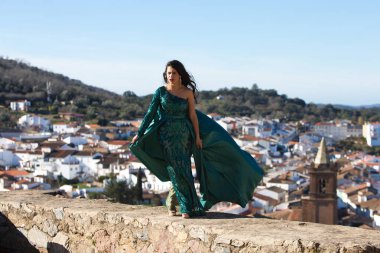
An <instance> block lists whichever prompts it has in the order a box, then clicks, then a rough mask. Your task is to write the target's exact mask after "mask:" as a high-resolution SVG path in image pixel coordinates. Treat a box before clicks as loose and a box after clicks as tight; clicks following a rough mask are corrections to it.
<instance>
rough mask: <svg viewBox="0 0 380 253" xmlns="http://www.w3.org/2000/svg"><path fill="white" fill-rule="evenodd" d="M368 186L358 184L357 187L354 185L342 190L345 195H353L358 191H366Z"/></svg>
mask: <svg viewBox="0 0 380 253" xmlns="http://www.w3.org/2000/svg"><path fill="white" fill-rule="evenodd" d="M368 187H369V186H368V185H367V183H362V184H359V185H355V186H351V187H349V188H347V189H345V190H344V192H345V193H347V194H349V195H350V194H355V193H356V192H358V191H360V190H364V189H367V188H368Z"/></svg>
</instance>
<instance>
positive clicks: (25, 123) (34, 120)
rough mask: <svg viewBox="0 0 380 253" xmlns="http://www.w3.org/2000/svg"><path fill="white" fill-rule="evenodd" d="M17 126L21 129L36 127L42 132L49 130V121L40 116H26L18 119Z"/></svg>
mask: <svg viewBox="0 0 380 253" xmlns="http://www.w3.org/2000/svg"><path fill="white" fill-rule="evenodd" d="M18 125H19V126H21V127H38V128H40V129H42V130H45V131H48V130H49V129H50V120H48V119H46V118H43V117H40V116H36V115H30V114H27V115H24V116H22V117H20V118H19V119H18Z"/></svg>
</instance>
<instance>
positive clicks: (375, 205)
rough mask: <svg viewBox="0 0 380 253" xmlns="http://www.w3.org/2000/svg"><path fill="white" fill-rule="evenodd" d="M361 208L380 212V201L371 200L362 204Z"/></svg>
mask: <svg viewBox="0 0 380 253" xmlns="http://www.w3.org/2000/svg"><path fill="white" fill-rule="evenodd" d="M360 207H362V208H368V209H372V210H379V211H380V199H370V200H368V201H366V202H362V203H360Z"/></svg>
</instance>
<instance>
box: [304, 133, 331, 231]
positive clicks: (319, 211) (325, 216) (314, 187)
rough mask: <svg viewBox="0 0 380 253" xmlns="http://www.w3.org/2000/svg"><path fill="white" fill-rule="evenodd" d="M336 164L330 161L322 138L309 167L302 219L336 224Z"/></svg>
mask: <svg viewBox="0 0 380 253" xmlns="http://www.w3.org/2000/svg"><path fill="white" fill-rule="evenodd" d="M337 171H338V168H337V164H336V163H331V162H330V159H329V156H328V152H327V147H326V142H325V139H324V138H322V141H321V143H320V146H319V149H318V153H317V156H316V158H315V161H314V163H312V164H311V168H310V169H309V175H310V190H309V196H307V197H304V198H302V220H303V221H308V222H315V223H323V224H337V221H338V212H337V195H336V187H337Z"/></svg>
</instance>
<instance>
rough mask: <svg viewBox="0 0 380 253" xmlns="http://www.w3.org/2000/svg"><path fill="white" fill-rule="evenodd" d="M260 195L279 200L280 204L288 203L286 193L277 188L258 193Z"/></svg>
mask: <svg viewBox="0 0 380 253" xmlns="http://www.w3.org/2000/svg"><path fill="white" fill-rule="evenodd" d="M258 193H259V194H261V195H264V196H267V197H270V198H272V199H275V200H277V201H278V202H279V203H282V202H285V201H286V191H285V190H284V189H281V188H279V187H277V186H272V187H269V188H266V189H263V190H261V191H258Z"/></svg>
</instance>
